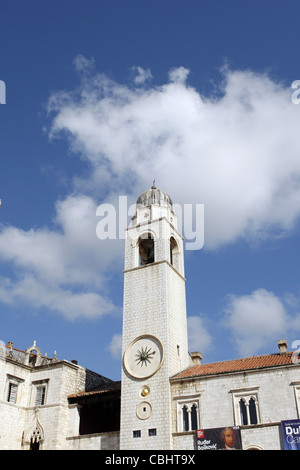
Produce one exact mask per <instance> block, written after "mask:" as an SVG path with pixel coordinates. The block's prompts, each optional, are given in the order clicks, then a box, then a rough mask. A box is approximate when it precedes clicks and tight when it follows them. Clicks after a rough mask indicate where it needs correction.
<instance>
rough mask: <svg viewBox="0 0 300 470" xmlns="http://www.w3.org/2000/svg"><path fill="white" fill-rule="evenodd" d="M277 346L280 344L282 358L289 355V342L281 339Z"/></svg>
mask: <svg viewBox="0 0 300 470" xmlns="http://www.w3.org/2000/svg"><path fill="white" fill-rule="evenodd" d="M277 344H278V347H279V351H280V354H281V355H282V356H285V355H286V354H287V342H286V340H285V339H280V340H278V341H277Z"/></svg>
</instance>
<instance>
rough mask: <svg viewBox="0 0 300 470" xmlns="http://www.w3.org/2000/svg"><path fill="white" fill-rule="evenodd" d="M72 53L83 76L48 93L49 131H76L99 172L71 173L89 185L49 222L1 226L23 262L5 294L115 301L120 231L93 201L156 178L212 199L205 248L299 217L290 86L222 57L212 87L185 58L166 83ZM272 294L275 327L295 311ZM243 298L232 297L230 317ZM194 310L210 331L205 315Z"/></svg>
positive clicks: (89, 303)
mask: <svg viewBox="0 0 300 470" xmlns="http://www.w3.org/2000/svg"><path fill="white" fill-rule="evenodd" d="M74 64H75V67H76V69H77V70H78V71H79V72H80V76H81V78H82V82H81V85H80V87H79V88H78V89H77V90H74V91H71V92H65V91H64V92H60V93H56V94H53V95H52V97H51V99H50V100H49V112H50V116H51V119H52V121H51V132H50V136H51V137H52V138H55V137H65V136H68V139H69V143H70V147H71V150H72V151H73V152H75V153H76V152H77V153H78V154H79V156H80V158H83V159H84V160H85V161H86V162H87V164H88V165H87V166H88V168H89V169H90V173H89V175H88V176H85V177H82V176H81V175H77V177H76V179H75V180H74V181H73V183H74V189H76V190H77V191H78V192H79V193H80V195H77V196H76V195H73V194H72V195H70V196H69V197H67V198H66V199H65V200H63V201H58V202H57V204H56V219H55V220H54V221H53V223H52V224H51V228H50V227H43V228H37V229H32V230H28V231H24V230H22V229H20V228H16V227H2V230H1V232H0V259H1V260H3V261H7V262H8V263H10V265H13V266H14V267H15V281H13V280H12V279H10V278H8V277H5V276H3V278H2V282H1V287H0V300H2V301H3V302H6V303H11V304H17V303H18V304H20V305H21V304H22V302H23V301H24V302H27V303H28V304H31V305H33V306H45V307H47V308H50V309H52V310H57V311H59V312H61V313H62V314H63V315H67V316H68V315H69V316H72V315H73V316H74V317H76V316H78V315H80V312H81V311H82V315H88V316H91V317H93V316H95V315H103V314H104V313H108V312H110V311H114V305H113V301H111V300H109V290H108V288H107V287H108V281H109V273H110V271H111V270H112V269H115V270H119V272H121V270H122V260H123V241H122V240H121V241H120V242H118V241H110V240H105V241H101V242H100V241H99V240H98V239H97V237H96V232H95V231H96V225H97V222H98V220H97V218H96V206H97V204H96V202H95V201H96V200H97V201H99V202H100V200H101V202H103V200H106V202H115V201H116V199H117V196H118V195H121V194H128V195H130V196H131V197H132V196H133V197H134V199H136V197H137V196H138V194H139V193H140V192H142V191H144V190H145V189H147V188H148V187H149V186H150V185H151V184H152V180H153V179H156V183H157V185H158V187H160V188H161V189H163V190H165V191H166V192H168V193H169V194H170V196H171V197H172V199H173V200H174V202H178V203H181V204H183V203H204V204H205V245H204V246H205V247H206V248H208V249H215V248H217V247H219V246H221V245H224V244H227V243H233V242H234V241H235V240H236V239H238V238H239V237H245V238H249V237H250V238H254V239H261V238H266V237H268V236H279V235H281V234H282V233H284V232H285V231H289V230H290V229H291V228H292V227H293V225H294V223H295V222H296V220H297V219H298V217H299V213H300V185H299V181H300V159H299V147H300V133H299V125H300V113H299V108H298V107H297V106H295V105H293V104H292V102H291V90H290V89H289V88H286V87H284V86H282V85H280V84H277V83H275V82H274V81H273V80H272V79H271V78H270V77H268V76H267V75H264V74H255V73H252V72H250V71H231V70H228V69H224V71H223V76H222V79H221V85H220V86H219V88H218V90H217V92H218V93H217V94H216V95H214V96H203V95H201V94H200V93H199V92H198V91H197V90H196V89H195V88H192V87H191V86H189V85H188V84H187V79H188V74H189V71H188V70H187V69H185V68H184V67H179V68H177V69H173V70H171V71H170V73H169V80H170V81H169V83H166V84H163V85H161V86H151V87H150V86H149V83H148V87H146V86H144V87H141V86H136V87H135V86H134V83H133V86H132V87H130V86H125V85H123V84H121V83H117V82H115V81H113V80H111V79H110V78H108V77H107V76H105V75H103V74H95V73H94V72H93V67H94V62H93V59H85V58H84V57H83V56H78V57H77V58H76V59H75V61H74ZM136 71H137V75H136V77H135V79H136V81H137V82H138V83H136V85H139V84H142V83H143V84H145V81H146V80H148V79H150V78H151V72H150V70H143V69H142V68H138V67H137V68H136ZM96 198H97V199H96ZM132 202H133V201H132ZM28 286H30V290H29V289H28ZM254 299H256V301H257V302H258V300H262V299H263V296H262V295H260V296H259V298H258V299H257V295H256V296H254V298H253V299H252V301H253V302H254ZM269 300H270V301H271V299H269ZM275 300H276V299H275ZM275 300H274V299H273V301H274V306H275V307H277V310H276V309H275V312H276V315H277V316H275V318H276V319H277V320H276V321H275V322H274V323H273V324H272V328H274V334H275V333H277V331H279V330H280V328H279V327H280V325H281V324H282V321H283V319H284V318H286V317H285V314H284V312H285V311H284V310H282V309H280V304H279V303H278V302H277V303H276V301H275ZM240 305H241V303H238V302H237V300H236V301H235V302H234V301H233V300H232V303H231V314H230V315H229V317H230V318H231V319H233V318H237V312H240V311H241V308H240ZM243 305H244V306H245V308H246V307H248V308H250V306H251V303H250V306H249V302H244V304H243ZM83 310H85V312H83ZM265 318H268V314H267V308H266V313H265ZM257 320H258V324H260V323H259V322H260V321H262V320H261V318H257ZM193 321H194V322H195V323H196V326H197V331H198V332H200V333H199V334H198V338H201V337H202V338H203V342H204V343H205V341H208V336H207V334H206V333H205V330H204V329H203V324H202V321H201V319H197V320H196V319H195V320H193V319H191V320H190V322H193ZM238 324H239V323H238ZM264 324H265V323H264ZM251 325H252V323H251V324H249V327H251ZM276 325H277V326H276ZM231 328H232V329H233V331H234V332H235V333H236V334H237V335H242V333H243V330H242V329H238V327H237V326H236V327H235V326H234V323H231ZM251 331H252V329H251V328H250V329H249V333H251ZM253 331H254V330H253ZM255 331H256V330H255ZM257 334H258V337H260V336H259V331H258V332H257ZM196 340H197V338H196V337H195V338H194V339H193V337H192V339H191V341H192V344H193V342H196ZM202 344H203V343H202ZM199 346H200V347H201V344H200V345H199Z"/></svg>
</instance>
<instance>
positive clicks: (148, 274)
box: [120, 184, 191, 450]
mask: <svg viewBox="0 0 300 470" xmlns="http://www.w3.org/2000/svg"><path fill="white" fill-rule="evenodd" d="M122 354H123V362H122V391H121V433H120V448H121V449H130V450H134V449H141V450H142V449H162V450H163V449H165V450H168V449H172V412H171V393H170V384H169V378H170V377H171V376H172V375H174V374H176V373H178V372H179V371H181V370H183V369H185V368H187V367H188V366H189V365H190V363H191V359H190V355H189V353H188V340H187V319H186V298H185V278H184V260H183V237H182V236H181V234H180V233H179V232H178V230H177V218H176V215H175V214H174V212H173V204H172V201H171V199H170V197H169V196H168V195H167V194H166V193H164V192H163V191H161V190H159V189H157V188H156V186H155V185H154V184H153V186H152V187H151V189H150V190H148V191H145V192H144V193H142V194H141V195H140V196H139V198H138V200H137V204H136V213H135V215H134V217H133V218H132V224H131V225H130V226H129V227H128V228H127V230H126V244H125V269H124V306H123V336H122Z"/></svg>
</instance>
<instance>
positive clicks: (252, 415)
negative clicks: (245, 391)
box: [249, 397, 257, 424]
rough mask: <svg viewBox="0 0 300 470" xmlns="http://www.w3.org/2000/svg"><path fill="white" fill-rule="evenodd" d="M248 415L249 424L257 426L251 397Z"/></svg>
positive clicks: (253, 400)
mask: <svg viewBox="0 0 300 470" xmlns="http://www.w3.org/2000/svg"><path fill="white" fill-rule="evenodd" d="M249 415H250V423H251V424H257V410H256V402H255V399H254V398H253V397H251V398H250V400H249Z"/></svg>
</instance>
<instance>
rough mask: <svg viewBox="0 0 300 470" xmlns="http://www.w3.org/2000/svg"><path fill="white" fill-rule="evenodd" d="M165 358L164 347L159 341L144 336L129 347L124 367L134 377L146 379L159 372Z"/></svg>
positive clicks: (153, 337) (152, 337)
mask: <svg viewBox="0 0 300 470" xmlns="http://www.w3.org/2000/svg"><path fill="white" fill-rule="evenodd" d="M163 356H164V351H163V346H162V344H161V342H160V341H159V339H158V338H156V337H155V336H152V335H142V336H139V337H138V338H136V339H135V340H134V341H132V343H130V345H129V346H128V348H127V350H126V352H125V354H124V367H125V369H126V371H127V372H128V373H129V374H130V375H131V376H132V377H135V378H138V379H144V378H147V377H150V376H151V375H153V374H155V372H157V371H158V369H159V368H160V366H161V364H162V361H163Z"/></svg>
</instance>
